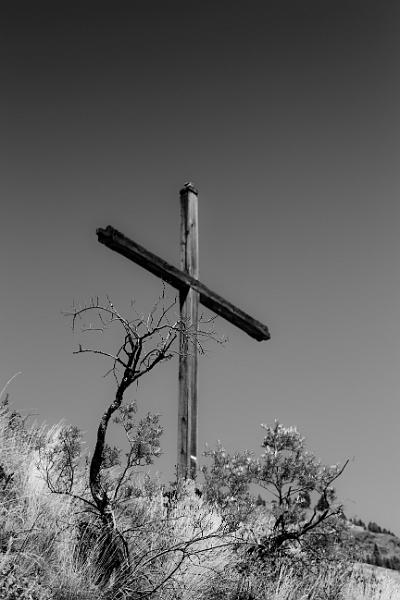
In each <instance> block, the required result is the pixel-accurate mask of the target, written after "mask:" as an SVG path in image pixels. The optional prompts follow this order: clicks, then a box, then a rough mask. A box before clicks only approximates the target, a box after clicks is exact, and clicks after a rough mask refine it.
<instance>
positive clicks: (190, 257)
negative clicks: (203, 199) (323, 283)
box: [96, 183, 270, 478]
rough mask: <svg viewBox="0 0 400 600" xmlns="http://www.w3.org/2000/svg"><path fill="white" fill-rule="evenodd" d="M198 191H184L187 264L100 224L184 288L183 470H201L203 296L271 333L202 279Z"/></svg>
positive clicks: (104, 237)
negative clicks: (169, 260)
mask: <svg viewBox="0 0 400 600" xmlns="http://www.w3.org/2000/svg"><path fill="white" fill-rule="evenodd" d="M197 196H198V192H197V190H196V189H195V188H194V187H193V185H192V184H191V183H187V184H185V186H184V187H183V189H182V190H181V191H180V200H181V240H180V245H181V248H180V253H181V269H177V268H176V267H174V266H172V265H170V264H169V263H167V262H166V261H164V260H163V259H162V258H159V257H158V256H156V255H155V254H153V253H152V252H149V251H148V250H146V249H145V248H143V247H142V246H140V245H139V244H136V242H133V241H132V240H130V239H129V238H127V237H125V236H124V235H123V234H122V233H120V232H119V231H117V230H116V229H114V228H113V227H111V226H110V225H109V226H108V227H106V229H97V231H96V233H97V237H98V241H99V242H100V243H102V244H105V245H106V246H107V247H108V248H111V249H112V250H115V252H118V253H119V254H122V255H123V256H125V257H126V258H129V259H130V260H132V261H133V262H135V263H137V264H138V265H140V266H142V267H144V268H145V269H147V270H148V271H150V272H151V273H153V274H154V275H156V276H157V277H160V279H162V280H163V281H166V282H167V283H169V284H170V285H172V286H173V287H175V288H176V289H177V290H178V291H179V305H180V314H181V321H182V322H183V323H185V324H186V326H187V327H190V330H191V332H193V335H192V333H191V335H190V336H188V335H185V334H184V333H183V332H182V333H181V334H180V340H179V404H178V459H177V469H178V475H179V476H182V477H192V478H194V477H195V476H196V468H197V335H196V333H197V330H198V305H199V302H201V304H203V305H204V306H206V307H207V308H209V309H210V310H212V311H213V312H215V313H216V314H218V315H219V316H221V317H223V318H224V319H226V320H227V321H230V322H231V323H233V324H234V325H236V327H239V329H242V330H243V331H245V332H246V333H247V334H249V335H250V336H251V337H253V338H255V339H256V340H257V341H262V340H268V339H270V334H269V331H268V328H267V327H266V325H263V324H262V323H260V322H259V321H256V319H253V317H250V316H249V315H248V314H246V313H245V312H243V311H242V310H240V309H239V308H237V307H236V306H234V305H233V304H231V303H230V302H228V301H227V300H225V299H224V298H221V296H219V295H218V294H216V293H215V292H213V291H211V290H210V289H209V288H207V287H206V286H205V285H204V284H202V283H200V281H199V261H198V251H199V244H198V221H197Z"/></svg>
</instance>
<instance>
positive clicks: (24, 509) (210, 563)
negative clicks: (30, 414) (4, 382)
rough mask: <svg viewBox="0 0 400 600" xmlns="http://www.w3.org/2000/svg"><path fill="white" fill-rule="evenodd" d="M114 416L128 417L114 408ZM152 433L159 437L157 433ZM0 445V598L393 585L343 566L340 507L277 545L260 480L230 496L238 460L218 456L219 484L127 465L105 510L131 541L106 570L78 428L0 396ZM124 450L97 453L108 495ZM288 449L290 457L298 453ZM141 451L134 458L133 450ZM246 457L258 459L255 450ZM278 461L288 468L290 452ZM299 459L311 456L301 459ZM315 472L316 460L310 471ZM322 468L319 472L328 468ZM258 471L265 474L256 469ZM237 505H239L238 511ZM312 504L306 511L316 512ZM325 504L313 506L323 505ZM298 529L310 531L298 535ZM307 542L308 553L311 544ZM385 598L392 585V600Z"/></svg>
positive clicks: (292, 595) (141, 425)
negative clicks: (41, 417) (33, 421)
mask: <svg viewBox="0 0 400 600" xmlns="http://www.w3.org/2000/svg"><path fill="white" fill-rule="evenodd" d="M125 412H126V411H125ZM127 412H128V414H129V422H130V424H131V425H132V427H131V428H130V429H129V431H131V432H132V436H133V435H134V434H135V433H134V432H139V434H140V436H141V439H144V438H146V432H148V434H149V435H148V437H147V438H146V439H149V440H151V439H153V437H152V436H153V434H154V421H153V419H152V418H147V417H145V418H144V420H143V419H141V418H139V416H138V414H137V413H136V412H135V411H134V410H132V409H131V408H130V407H127ZM120 418H121V419H124V418H126V417H125V416H124V410H122V413H121V414H120ZM269 431H275V432H277V435H279V436H280V437H282V436H284V435H285V432H286V433H288V432H289V433H290V436H289V437H290V439H291V440H292V441H293V438H294V439H296V440H299V437H298V434H297V433H295V431H294V430H293V429H285V428H284V427H282V426H280V427H279V429H277V425H276V424H275V425H274V426H273V427H271V428H269ZM267 432H268V430H267ZM157 433H158V432H157ZM156 438H157V442H158V440H159V436H158V435H156ZM269 439H271V438H269ZM146 443H149V446H147V447H146V446H144V447H143V451H147V452H148V453H149V450H150V447H151V441H150V442H146ZM138 446H139V445H138ZM292 446H293V444H292ZM0 449H1V474H0V479H1V481H0V507H1V519H0V540H1V552H0V572H1V579H0V598H2V599H3V598H4V599H6V598H7V599H9V600H12V599H14V598H15V599H17V598H18V599H21V600H32V599H33V600H50V599H56V600H61V599H62V600H95V599H97V598H103V599H107V600H108V599H109V600H111V599H114V598H115V599H121V600H122V599H126V600H127V599H128V598H130V599H131V598H137V599H139V598H158V599H160V600H161V598H162V599H164V600H174V599H178V598H181V599H185V600H186V599H191V598H201V599H203V600H213V599H218V598H228V599H230V600H243V599H245V600H250V599H254V600H258V599H260V600H261V599H264V598H268V597H274V598H276V599H277V600H298V599H300V598H307V597H309V598H315V600H317V599H318V598H320V599H322V598H329V599H330V600H342V599H343V600H344V599H346V600H347V598H357V597H358V596H357V595H352V596H349V595H348V594H349V590H353V591H354V590H355V592H354V594H357V593H358V592H357V590H361V591H362V593H363V594H364V595H363V596H362V597H363V598H370V599H371V600H378V599H382V600H389V598H391V596H390V595H388V593H389V592H384V590H389V591H390V590H392V591H393V590H395V587H393V586H394V583H393V584H388V583H384V582H383V580H382V581H381V580H380V579H379V578H377V576H375V575H373V576H370V575H368V577H367V578H365V577H364V576H361V575H360V572H359V569H358V568H356V567H354V566H353V558H352V556H351V554H350V555H349V553H348V552H346V551H345V549H344V548H343V546H342V545H341V540H343V539H346V535H347V534H346V527H345V522H344V521H343V517H342V516H341V513H340V512H337V513H336V514H335V515H333V516H330V517H329V519H330V520H331V521H330V522H329V526H328V522H327V523H325V524H324V527H323V528H322V529H321V531H318V529H319V528H320V527H322V523H321V525H318V526H317V527H316V530H315V534H313V535H312V536H311V532H306V533H304V534H303V536H300V537H298V536H296V538H293V539H292V538H287V539H286V540H285V543H282V544H281V545H280V547H278V548H277V547H276V541H275V542H274V540H276V535H277V531H278V532H279V531H280V530H281V525H279V527H275V525H276V523H277V522H278V521H279V516H280V515H278V512H276V509H274V507H273V506H272V505H271V504H270V502H269V501H268V499H267V497H266V496H265V497H264V498H263V496H264V495H265V491H266V488H265V487H264V488H263V490H262V494H263V496H261V494H259V496H258V494H257V492H256V493H255V494H254V495H253V494H252V493H251V489H250V490H246V489H245V485H244V482H243V481H242V480H240V481H239V483H240V484H241V485H239V483H238V484H237V487H236V489H237V497H236V500H237V502H236V503H235V501H234V497H233V496H230V495H228V494H226V493H225V492H226V491H227V490H225V488H224V486H225V485H226V482H227V481H231V482H235V480H236V479H237V475H238V473H237V470H238V471H239V476H241V473H242V472H241V470H240V468H239V469H237V468H238V466H239V467H240V466H242V465H241V462H240V461H237V460H234V461H233V462H232V463H230V462H229V461H225V463H224V464H228V465H229V464H231V466H232V467H233V469H231V471H230V476H229V477H228V478H224V479H223V481H222V483H223V486H222V489H221V486H220V485H219V482H218V478H217V477H216V476H215V477H214V478H213V480H212V482H211V481H210V480H208V481H207V478H206V479H205V480H204V482H203V483H201V482H200V481H197V482H196V483H195V482H192V481H183V480H180V481H178V482H176V481H175V482H173V483H171V484H169V485H165V484H162V483H161V482H159V481H158V480H157V479H156V478H155V477H153V478H152V477H151V476H150V475H149V474H144V473H143V469H142V468H140V470H138V469H135V468H132V469H131V470H130V474H129V477H128V478H127V479H126V481H125V483H124V485H123V486H121V493H120V494H118V495H117V498H118V500H117V501H116V502H115V504H114V505H113V508H112V510H113V518H114V520H115V522H116V526H117V530H118V531H119V532H120V534H121V536H123V537H124V541H125V544H126V546H127V549H128V551H129V556H130V566H129V569H128V568H125V569H124V568H120V564H119V563H118V561H116V562H115V565H114V569H113V570H112V572H111V573H110V557H109V556H107V554H105V553H104V529H105V525H104V522H103V520H102V518H101V514H99V511H98V510H97V508H96V506H95V505H94V504H91V493H90V486H89V485H88V480H89V479H88V478H89V463H90V457H89V456H88V455H87V454H86V453H85V452H83V450H82V445H81V434H80V432H79V430H78V429H77V428H75V427H70V426H65V425H59V426H56V427H52V428H50V429H49V428H47V429H46V428H45V427H43V426H38V425H31V426H30V425H28V420H27V419H26V418H23V417H22V416H21V415H20V414H18V412H16V411H15V410H12V409H11V408H10V406H9V405H8V403H7V401H4V402H3V404H2V406H1V408H0ZM281 451H282V452H283V451H284V450H283V448H282V450H281ZM140 452H142V451H140ZM208 452H210V451H208ZM122 454H123V453H122V452H121V451H119V450H118V449H116V448H111V447H108V448H107V450H106V451H105V453H104V461H103V464H102V485H103V486H104V488H105V489H106V490H107V492H108V493H109V494H110V495H111V496H112V493H113V491H115V489H116V486H117V485H118V482H119V481H120V477H121V469H122V468H123V466H122V465H123V461H122V460H121V458H122ZM240 455H241V456H242V454H240ZM244 455H246V456H247V453H244ZM147 456H149V454H147ZM227 456H228V455H227ZM261 456H263V455H261ZM295 456H296V462H295V464H297V460H299V459H300V455H299V456H298V455H297V453H296V455H295ZM140 460H141V461H142V462H141V463H140V464H143V457H142V454H140ZM252 460H253V461H256V459H255V457H252ZM144 462H146V460H145V461H144ZM138 464H139V463H138ZM281 464H282V465H285V468H286V466H287V464H288V461H286V460H285V461H283V462H282V463H281ZM307 464H308V465H309V466H310V465H311V464H315V463H314V461H311V460H310V461H309V462H308V463H307ZM317 464H318V463H317ZM214 466H215V461H214V458H213V457H212V460H211V464H210V465H209V467H208V469H209V473H210V472H211V471H212V472H213V473H214V475H215V471H214ZM262 466H263V465H262V464H261V465H259V467H258V468H261V467H262ZM275 466H276V465H275ZM292 466H294V465H292ZM218 468H219V466H218ZM235 469H236V471H235ZM276 469H277V467H276ZM321 469H322V471H321ZM72 471H73V473H74V478H73V484H72V487H71V480H70V474H71V473H72ZM252 472H253V471H252ZM257 472H258V471H257V469H256V473H257ZM277 472H278V471H276V473H277ZM284 472H285V473H288V471H287V470H286V471H284ZM296 472H297V473H299V471H298V470H297V471H296ZM325 472H326V471H324V470H323V467H322V466H321V465H319V470H317V471H316V473H319V474H320V475H321V473H325ZM329 472H330V476H329V478H328V479H330V478H331V477H332V472H331V471H329ZM57 473H58V475H59V476H57V475H56V474H57ZM209 473H208V477H209ZM262 473H263V476H264V479H263V481H264V482H265V469H264V470H263V471H262ZM308 481H309V480H308ZM317 481H318V484H317V485H315V488H316V489H314V490H311V489H309V490H308V491H309V495H310V500H311V501H310V503H308V500H307V502H304V503H302V507H301V510H300V509H298V508H297V507H296V508H294V507H292V508H293V513H291V514H292V517H290V516H289V514H288V515H286V516H285V519H284V522H285V527H286V528H287V529H288V531H290V529H291V528H292V529H293V531H295V532H297V533H298V532H301V531H303V529H302V526H301V523H299V522H297V521H296V520H295V519H294V517H293V515H294V516H296V519H297V518H299V517H301V519H302V520H303V521H304V520H306V522H309V521H310V517H311V515H312V514H313V512H314V509H315V504H317V505H318V503H319V502H318V500H317V501H316V502H315V500H316V498H315V499H314V498H313V496H314V495H315V494H319V492H320V489H321V488H320V487H319V486H320V485H325V484H324V483H321V479H320V478H319V479H317ZM324 481H325V480H324ZM50 482H51V484H50V485H49V483H50ZM282 482H283V479H282ZM214 484H215V485H214ZM235 485H236V483H235ZM252 485H253V484H251V486H252ZM309 487H310V488H311V482H310V486H309ZM282 497H284V496H282ZM287 497H288V498H289V497H290V496H287ZM330 498H331V504H330V512H331V513H333V512H334V511H335V512H336V511H337V510H338V508H339V506H338V505H337V504H336V501H335V502H333V500H332V499H333V494H331V496H330ZM264 502H265V504H264ZM245 504H246V506H247V511H244V510H242V509H243V507H244V505H245ZM289 504H290V503H289ZM321 508H322V507H320V508H318V509H315V510H316V514H317V515H318V514H320V513H321ZM238 509H239V510H238ZM274 510H275V512H274ZM326 510H327V509H326V508H322V514H323V513H324V512H325V511H326ZM240 511H242V512H240ZM303 511H304V512H303ZM239 514H240V518H241V520H240V521H239V520H238V518H237V517H238V515H239ZM281 514H282V513H281ZM283 514H285V512H284V513H283ZM334 519H337V520H338V523H334V522H333V520H334ZM281 522H282V520H280V521H279V523H281ZM339 525H340V526H339ZM308 535H310V536H311V538H310V539H306V538H307V536H308ZM342 536H343V537H342ZM302 537H303V538H304V539H302ZM271 541H272V542H273V543H271ZM314 543H315V544H316V548H317V549H318V552H317V553H315V552H313V544H314ZM111 547H113V546H112V544H111ZM255 548H256V549H259V548H261V550H262V551H261V552H257V551H255ZM271 548H274V549H273V550H271ZM346 548H347V549H348V544H346ZM267 550H268V551H267ZM365 590H367V591H368V593H371V595H366V592H365ZM379 590H381V592H379ZM378 592H379V593H378ZM352 593H353V592H352ZM384 593H385V594H386V595H384ZM393 593H394V592H393ZM360 597H361V592H360ZM395 598H396V596H395V595H393V596H392V600H394V599H395Z"/></svg>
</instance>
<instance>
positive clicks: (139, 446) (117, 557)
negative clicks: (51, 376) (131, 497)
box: [42, 290, 214, 580]
mask: <svg viewBox="0 0 400 600" xmlns="http://www.w3.org/2000/svg"><path fill="white" fill-rule="evenodd" d="M175 306H176V300H174V301H168V302H167V300H166V297H165V293H164V290H163V292H162V294H161V295H160V297H159V298H158V300H157V302H156V303H155V304H154V306H153V308H152V310H151V311H150V312H149V313H148V314H147V315H146V316H143V315H140V314H139V313H138V312H137V311H136V310H135V308H134V305H133V303H132V313H133V314H132V318H131V319H129V318H127V317H125V316H123V315H122V314H121V313H120V311H119V310H118V309H117V308H116V307H115V305H114V304H113V303H112V301H111V300H110V299H109V298H107V300H106V301H105V302H101V301H100V300H99V298H96V299H93V300H92V301H91V302H90V303H89V304H88V305H85V306H74V307H73V308H72V310H71V311H69V312H67V313H65V314H66V316H67V317H69V318H70V319H71V320H72V328H73V330H74V331H76V330H78V329H79V330H80V333H81V334H83V335H84V336H85V338H88V337H89V336H95V337H96V343H95V344H94V345H87V346H86V345H83V344H82V343H81V344H79V346H78V349H77V350H76V351H75V352H74V354H84V353H90V354H95V355H100V356H102V357H105V358H107V359H108V360H109V361H111V367H110V368H109V369H108V370H107V372H106V373H105V376H111V377H113V378H114V381H115V392H114V394H113V398H112V400H111V401H110V403H109V405H108V406H107V408H106V409H105V410H104V412H103V414H102V416H101V418H100V422H99V425H98V428H97V437H96V443H95V447H94V451H93V454H92V456H91V459H90V461H89V463H88V465H87V467H88V480H89V484H88V489H87V490H86V493H85V492H81V493H79V492H76V490H75V488H74V484H75V481H76V479H77V476H76V475H77V472H78V469H79V468H80V467H79V461H80V457H81V453H80V439H79V430H78V429H77V428H74V427H68V428H63V429H62V430H61V431H60V435H59V439H58V443H57V444H56V445H54V446H53V447H51V448H50V449H47V450H46V453H47V455H46V460H45V461H42V471H43V472H44V475H45V479H46V482H47V485H48V487H49V489H50V490H51V491H52V492H53V493H61V494H68V495H69V496H70V497H72V498H74V499H76V500H82V501H83V502H84V503H85V505H86V509H87V510H88V511H89V512H91V513H95V514H97V515H98V516H99V517H100V521H101V523H102V536H101V537H102V541H101V544H100V546H101V552H100V556H99V562H100V563H101V566H102V573H103V578H104V580H108V579H109V577H110V575H111V573H112V572H113V571H114V570H121V569H122V568H123V569H127V568H129V566H130V557H129V549H128V543H127V541H126V539H125V537H124V535H123V534H122V533H121V532H120V531H119V529H118V524H117V519H116V517H115V508H116V507H117V506H118V505H119V503H120V502H121V501H122V500H123V498H124V496H126V495H127V493H128V492H129V489H128V488H129V484H128V481H129V475H130V473H131V470H132V469H133V468H134V467H138V466H140V465H143V464H151V463H152V462H153V459H154V457H156V456H158V455H159V454H160V436H161V434H162V428H161V426H160V424H159V417H158V415H151V414H148V415H147V416H146V417H145V418H144V419H142V420H140V421H139V422H138V423H137V422H136V421H135V419H134V415H135V413H136V403H135V402H131V403H126V402H124V397H125V394H126V392H127V390H128V389H129V388H130V387H131V386H132V384H134V383H137V382H138V380H139V379H140V378H142V377H143V376H145V375H147V374H148V373H150V372H151V371H152V370H153V369H154V368H155V367H156V366H157V365H159V364H161V363H163V362H165V361H167V360H169V359H171V358H172V357H173V356H174V355H175V354H177V350H176V349H175V346H178V344H175V341H176V340H177V337H178V335H179V334H183V335H184V336H187V337H188V338H189V337H190V336H195V337H196V341H197V344H198V348H199V350H200V352H204V350H203V343H202V341H203V339H204V337H207V338H209V337H213V338H214V334H213V332H212V331H211V330H210V322H211V321H213V319H211V320H209V321H206V320H204V319H201V321H200V323H202V324H204V327H205V329H204V330H203V329H202V328H201V327H200V328H198V329H197V330H194V329H193V328H192V327H190V326H189V325H188V324H187V323H184V322H182V321H181V320H179V319H174V318H172V315H173V313H174V308H175ZM115 329H116V330H118V331H116V332H115V334H116V335H117V343H116V349H115V350H114V352H110V351H109V348H104V349H103V347H102V345H101V336H103V337H104V334H105V333H106V332H107V331H111V330H115ZM199 329H200V330H199ZM99 336H100V339H99ZM108 341H109V340H108V338H107V342H108ZM112 420H113V421H114V422H117V423H119V424H121V425H122V427H123V430H124V432H125V435H126V438H127V441H128V444H129V450H128V452H127V453H126V461H125V464H124V465H123V466H122V467H121V468H120V472H119V475H118V476H117V477H112V478H110V477H107V470H108V468H109V467H113V466H116V465H119V466H121V465H120V450H118V449H117V448H111V447H110V446H109V445H108V444H107V443H106V434H107V430H108V427H109V425H110V421H112ZM42 458H43V456H42ZM43 464H44V467H43ZM88 494H89V495H88Z"/></svg>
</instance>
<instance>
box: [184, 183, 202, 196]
mask: <svg viewBox="0 0 400 600" xmlns="http://www.w3.org/2000/svg"><path fill="white" fill-rule="evenodd" d="M188 192H192V193H193V194H196V196H198V195H199V192H198V190H197V188H195V187H194V185H193V183H192V182H191V181H187V182H186V183H185V185H184V186H183V188H182V189H181V191H180V192H179V193H180V194H181V196H182V194H187V193H188Z"/></svg>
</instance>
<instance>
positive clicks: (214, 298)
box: [96, 225, 271, 341]
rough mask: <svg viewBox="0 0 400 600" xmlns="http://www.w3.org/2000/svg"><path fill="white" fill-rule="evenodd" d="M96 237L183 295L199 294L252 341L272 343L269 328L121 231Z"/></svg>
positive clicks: (100, 232) (102, 232) (102, 231)
mask: <svg viewBox="0 0 400 600" xmlns="http://www.w3.org/2000/svg"><path fill="white" fill-rule="evenodd" d="M96 233H97V237H98V240H99V242H100V243H101V244H104V245H105V246H107V247H108V248H110V249H112V250H114V251H115V252H118V254H121V255H122V256H125V257H126V258H129V259H130V260H132V261H133V262H135V263H136V264H138V265H140V266H141V267H144V268H145V269H147V271H150V272H151V273H153V274H154V275H156V276H157V277H160V278H161V279H162V280H163V281H165V282H167V283H169V284H170V285H172V286H173V287H175V288H176V289H178V290H179V291H180V292H184V293H187V292H188V291H189V288H191V289H192V290H194V291H196V292H198V293H199V295H200V302H201V304H203V306H206V307H207V308H209V309H210V310H212V311H213V312H215V313H216V314H217V315H219V316H220V317H223V318H224V319H226V320H227V321H229V322H230V323H232V324H233V325H235V326H236V327H238V328H239V329H241V330H242V331H245V332H246V333H247V334H248V335H250V336H251V337H252V338H254V339H256V340H257V341H263V340H269V339H270V337H271V336H270V333H269V331H268V327H267V326H266V325H264V324H263V323H260V321H257V320H256V319H253V317H251V316H250V315H248V314H247V313H245V312H244V311H243V310H241V309H240V308H237V307H236V306H234V305H233V304H232V303H231V302H229V301H228V300H225V299H224V298H222V297H221V296H219V295H218V294H216V293H215V292H213V291H212V290H210V289H209V288H208V287H206V286H205V285H204V284H203V283H201V282H200V281H198V279H196V278H195V277H192V276H191V275H189V274H188V273H185V272H184V271H182V270H180V269H177V268H176V267H174V266H173V265H171V264H169V263H167V262H166V261H165V260H163V259H162V258H160V257H159V256H157V255H156V254H153V253H152V252H149V251H148V250H146V249H145V248H143V246H140V244H137V243H136V242H134V241H133V240H131V239H129V238H127V237H126V236H125V235H123V234H122V233H121V232H119V231H118V230H117V229H114V228H113V227H111V226H110V225H109V226H108V227H106V228H105V229H101V228H99V229H97V231H96Z"/></svg>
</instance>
